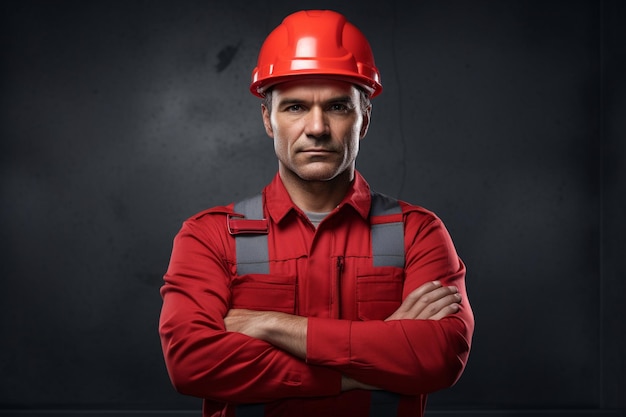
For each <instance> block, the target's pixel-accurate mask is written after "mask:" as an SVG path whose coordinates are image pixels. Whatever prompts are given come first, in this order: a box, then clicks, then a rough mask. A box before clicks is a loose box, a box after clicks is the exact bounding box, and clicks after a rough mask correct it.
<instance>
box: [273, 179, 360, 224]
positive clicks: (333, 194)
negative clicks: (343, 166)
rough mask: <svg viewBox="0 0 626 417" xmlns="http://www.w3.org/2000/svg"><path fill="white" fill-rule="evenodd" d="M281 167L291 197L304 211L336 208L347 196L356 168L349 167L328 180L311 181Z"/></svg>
mask: <svg viewBox="0 0 626 417" xmlns="http://www.w3.org/2000/svg"><path fill="white" fill-rule="evenodd" d="M285 171H287V170H283V169H280V170H279V174H280V178H281V179H282V181H283V184H284V185H285V188H286V189H287V192H288V193H289V197H291V200H292V201H293V202H294V204H295V205H296V206H298V207H299V208H300V209H301V210H303V211H308V212H314V213H325V212H330V211H332V210H334V209H335V207H337V206H338V205H339V203H340V202H341V200H343V198H344V197H345V196H346V193H347V192H348V189H349V188H350V184H351V183H352V180H353V179H354V169H347V170H345V171H344V172H342V173H341V174H339V175H337V176H336V177H335V178H332V179H330V180H327V181H309V180H303V179H302V178H300V177H298V176H297V175H295V174H294V173H293V172H285Z"/></svg>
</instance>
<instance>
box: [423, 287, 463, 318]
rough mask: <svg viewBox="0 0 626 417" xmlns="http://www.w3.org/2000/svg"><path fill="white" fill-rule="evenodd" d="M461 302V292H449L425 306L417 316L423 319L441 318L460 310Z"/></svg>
mask: <svg viewBox="0 0 626 417" xmlns="http://www.w3.org/2000/svg"><path fill="white" fill-rule="evenodd" d="M460 302H461V295H460V294H458V293H454V294H449V295H447V296H445V297H443V298H440V299H438V300H436V301H434V302H432V303H430V304H428V305H427V306H425V307H424V309H423V310H422V311H421V312H420V314H419V315H418V316H417V318H418V319H422V320H439V319H441V318H443V317H445V316H447V315H449V314H452V313H456V312H457V311H458V310H459V303H460Z"/></svg>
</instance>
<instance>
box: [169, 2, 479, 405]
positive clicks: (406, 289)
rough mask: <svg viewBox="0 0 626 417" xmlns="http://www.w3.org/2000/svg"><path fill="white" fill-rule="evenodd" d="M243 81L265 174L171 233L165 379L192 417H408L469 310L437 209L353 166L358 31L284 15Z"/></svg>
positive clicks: (330, 20) (369, 58) (333, 21)
mask: <svg viewBox="0 0 626 417" xmlns="http://www.w3.org/2000/svg"><path fill="white" fill-rule="evenodd" d="M250 89H251V92H252V93H253V94H255V95H257V96H259V97H261V98H262V99H263V102H262V105H261V109H262V119H263V124H264V127H265V131H266V132H267V134H268V135H269V136H270V137H271V138H272V139H273V141H274V147H275V152H276V156H277V158H278V173H277V174H276V176H275V178H274V179H273V181H272V182H271V184H269V185H268V186H267V187H266V188H265V189H264V190H263V194H262V197H261V198H257V199H256V200H254V201H256V202H257V203H256V205H257V207H256V210H257V211H260V213H261V214H260V216H257V217H258V218H256V217H255V216H252V217H250V214H249V213H245V212H243V213H242V210H243V211H246V210H247V211H250V209H249V208H246V207H250V203H242V204H237V205H233V204H231V205H229V206H224V207H214V208H212V209H209V210H206V211H204V212H202V213H199V214H197V215H195V216H193V217H192V218H190V219H188V220H187V221H186V222H185V223H184V224H183V227H182V229H181V230H180V232H179V233H178V235H177V236H176V238H175V240H174V247H173V251H172V257H171V260H170V265H169V268H168V271H167V273H166V275H165V285H164V286H163V288H162V296H163V309H162V312H161V321H160V334H161V339H162V346H163V351H164V355H165V360H166V364H167V368H168V371H169V375H170V378H171V380H172V382H173V384H174V386H175V387H176V389H177V390H179V391H180V392H181V393H184V394H187V395H192V396H197V397H200V398H203V399H204V402H203V415H204V416H243V415H246V416H247V415H254V416H301V417H307V416H359V417H360V416H378V415H381V416H383V415H385V416H387V415H389V416H421V415H422V414H423V411H424V407H425V403H426V394H427V393H429V392H432V391H435V390H439V389H442V388H445V387H449V386H451V385H452V384H454V383H455V382H456V381H457V379H458V378H459V377H460V375H461V373H462V371H463V369H464V367H465V364H466V361H467V358H468V355H469V350H470V345H471V337H472V333H473V326H474V320H473V315H472V311H471V308H470V305H469V303H468V299H467V295H466V290H465V282H464V281H465V266H464V265H463V263H462V262H461V260H460V259H459V258H458V256H457V254H456V251H455V249H454V246H453V243H452V241H451V239H450V237H449V235H448V232H447V231H446V229H445V227H444V225H443V224H442V222H441V221H440V219H439V218H437V217H436V216H435V215H434V214H433V213H431V212H430V211H428V210H425V209H423V208H421V207H418V206H414V205H410V204H408V203H406V202H402V201H400V202H397V201H395V200H393V199H391V198H388V197H385V196H381V195H378V194H376V193H372V192H371V190H370V189H369V187H368V185H367V183H366V181H365V179H364V178H363V177H362V176H361V175H360V174H359V173H358V172H357V171H356V170H355V160H356V157H357V154H358V150H359V142H360V140H361V139H363V138H364V137H365V135H366V133H367V130H368V126H369V124H370V118H371V103H370V98H372V97H375V96H376V95H378V94H379V93H380V92H381V90H382V86H381V84H380V76H379V74H378V70H377V69H376V67H375V65H374V59H373V55H372V53H371V49H370V46H369V44H368V42H367V40H366V39H365V37H364V36H363V34H362V33H361V32H360V31H359V30H358V29H357V28H356V27H354V26H353V25H351V24H350V23H348V22H347V21H346V20H345V18H344V17H343V16H342V15H340V14H338V13H336V12H333V11H301V12H297V13H294V14H292V15H290V16H288V17H286V18H285V20H284V21H283V22H282V24H281V25H279V26H278V27H277V28H276V29H275V30H274V31H272V33H271V34H270V35H269V36H268V38H267V39H266V40H265V42H264V44H263V47H262V48H261V51H260V54H259V58H258V65H257V67H256V68H255V70H254V71H253V75H252V84H251V86H250ZM247 201H250V200H247ZM381 202H382V204H379V203H381ZM246 204H248V205H246ZM252 205H253V206H254V203H252ZM379 206H384V207H392V208H393V207H396V208H397V211H396V212H393V209H392V210H391V211H389V210H387V209H385V210H387V211H385V210H383V211H380V210H378V208H377V207H379ZM394 225H396V226H397V225H400V228H399V229H397V228H396V229H393V227H394ZM379 226H382V228H380V227H379ZM392 230H400V235H399V237H398V236H396V237H393V236H394V233H393V232H391V231H392ZM396 235H397V233H396ZM255 236H256V238H259V237H260V239H261V240H249V241H248V242H252V244H250V243H248V245H247V246H245V242H246V241H245V239H249V238H250V237H252V238H254V237H255ZM381 236H383V237H381ZM398 242H399V244H398ZM394 245H395V246H399V250H397V249H392V247H393V246H394ZM398 253H399V255H398ZM398 258H400V263H397V260H398ZM394 259H395V260H394Z"/></svg>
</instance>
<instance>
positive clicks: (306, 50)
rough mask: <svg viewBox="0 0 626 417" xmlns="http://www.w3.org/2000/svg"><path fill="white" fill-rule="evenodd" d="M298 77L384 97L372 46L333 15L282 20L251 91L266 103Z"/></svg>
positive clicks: (262, 57) (296, 15)
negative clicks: (272, 91)
mask: <svg viewBox="0 0 626 417" xmlns="http://www.w3.org/2000/svg"><path fill="white" fill-rule="evenodd" d="M296 76H300V77H302V76H309V77H312V76H315V77H317V76H319V77H329V78H333V79H340V80H346V81H349V82H352V83H354V84H357V85H359V86H361V87H362V88H363V89H365V90H366V91H367V92H368V93H369V94H370V97H374V96H376V95H378V94H380V92H381V91H382V85H381V83H380V73H379V72H378V69H377V68H376V65H375V63H374V55H373V53H372V50H371V47H370V45H369V42H368V41H367V39H366V38H365V36H364V35H363V33H361V31H360V30H359V29H357V28H356V27H355V26H354V25H353V24H351V23H350V22H348V21H347V20H346V18H345V17H344V16H343V15H342V14H340V13H337V12H335V11H332V10H302V11H298V12H295V13H293V14H291V15H289V16H287V17H286V18H285V19H283V21H282V23H281V24H280V25H278V26H277V27H276V28H275V29H274V30H273V31H272V32H271V33H270V34H269V35H268V36H267V38H266V39H265V41H264V43H263V45H262V46H261V50H260V52H259V56H258V61H257V66H256V68H254V70H253V71H252V83H251V84H250V91H251V92H252V94H254V95H256V96H258V97H263V95H264V91H266V90H267V89H268V88H269V87H271V86H273V85H276V84H278V83H281V82H284V81H287V80H290V79H293V77H296Z"/></svg>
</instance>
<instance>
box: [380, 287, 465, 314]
mask: <svg viewBox="0 0 626 417" xmlns="http://www.w3.org/2000/svg"><path fill="white" fill-rule="evenodd" d="M460 302H461V295H460V294H459V290H458V289H457V288H456V287H454V286H450V287H444V286H443V285H441V282H439V281H432V282H427V283H426V284H424V285H422V286H421V287H419V288H417V289H415V290H413V291H412V292H411V293H410V294H409V295H408V296H407V297H406V299H405V300H404V301H403V302H402V304H401V305H400V307H398V309H397V310H396V311H395V312H394V313H393V314H391V315H390V316H389V317H387V318H386V319H385V321H389V320H440V319H442V318H444V317H446V316H448V315H450V314H454V313H456V312H457V311H459V303H460Z"/></svg>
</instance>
